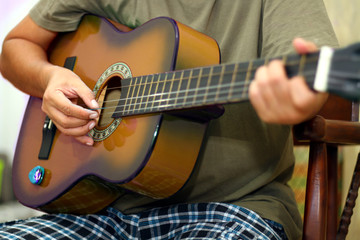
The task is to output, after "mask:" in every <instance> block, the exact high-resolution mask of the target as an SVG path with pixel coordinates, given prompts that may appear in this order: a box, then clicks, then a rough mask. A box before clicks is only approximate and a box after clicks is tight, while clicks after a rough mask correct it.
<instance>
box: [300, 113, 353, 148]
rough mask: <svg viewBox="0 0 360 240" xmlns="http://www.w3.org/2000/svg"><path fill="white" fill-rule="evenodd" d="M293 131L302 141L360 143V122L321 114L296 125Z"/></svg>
mask: <svg viewBox="0 0 360 240" xmlns="http://www.w3.org/2000/svg"><path fill="white" fill-rule="evenodd" d="M293 133H294V137H295V139H296V140H297V141H299V142H300V143H301V142H309V141H315V142H325V143H336V144H360V122H350V121H342V120H329V119H325V118H323V117H322V116H319V115H317V116H315V117H314V118H312V119H310V120H308V121H306V122H303V123H300V124H298V125H295V126H294V127H293Z"/></svg>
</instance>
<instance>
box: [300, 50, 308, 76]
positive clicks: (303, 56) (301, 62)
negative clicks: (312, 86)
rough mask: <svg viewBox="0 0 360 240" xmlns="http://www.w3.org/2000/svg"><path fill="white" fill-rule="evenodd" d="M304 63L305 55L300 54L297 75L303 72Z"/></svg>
mask: <svg viewBox="0 0 360 240" xmlns="http://www.w3.org/2000/svg"><path fill="white" fill-rule="evenodd" d="M305 62H306V55H305V54H302V55H301V59H300V64H299V72H298V74H299V75H302V74H301V73H302V72H303V71H304V67H305Z"/></svg>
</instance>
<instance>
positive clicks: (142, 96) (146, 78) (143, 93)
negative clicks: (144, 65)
mask: <svg viewBox="0 0 360 240" xmlns="http://www.w3.org/2000/svg"><path fill="white" fill-rule="evenodd" d="M148 77H149V76H146V77H145V83H144V85H143V91H142V93H141V99H140V106H141V104H142V103H143V102H144V96H145V89H146V85H147V82H148V80H149V79H148Z"/></svg>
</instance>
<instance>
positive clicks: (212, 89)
mask: <svg viewBox="0 0 360 240" xmlns="http://www.w3.org/2000/svg"><path fill="white" fill-rule="evenodd" d="M318 58H319V53H311V54H306V55H289V56H284V57H282V58H278V59H282V61H283V62H284V63H285V69H286V72H287V75H288V76H289V77H293V76H297V75H300V76H304V77H305V79H306V81H307V82H308V84H309V86H310V87H311V88H312V83H313V81H314V78H315V73H316V67H317V62H318ZM270 60H272V59H258V60H254V61H250V62H244V63H235V64H234V63H230V64H220V65H214V66H207V67H199V68H193V69H186V70H180V71H174V72H166V73H160V74H154V75H147V76H139V77H134V78H130V79H124V80H122V82H121V85H122V86H121V92H122V94H121V98H120V100H119V102H118V105H117V107H116V110H115V112H114V114H113V116H112V117H122V116H130V115H139V114H146V113H155V112H163V111H170V110H180V109H187V108H195V107H202V106H209V105H215V104H227V103H236V102H242V101H247V100H248V99H249V95H248V90H249V86H250V83H251V82H252V80H253V79H254V75H255V71H256V70H257V69H258V68H259V67H260V66H262V65H264V64H267V63H268V62H269V61H270Z"/></svg>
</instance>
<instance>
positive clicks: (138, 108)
mask: <svg viewBox="0 0 360 240" xmlns="http://www.w3.org/2000/svg"><path fill="white" fill-rule="evenodd" d="M303 75H304V76H305V77H309V76H313V75H314V73H313V72H303ZM226 85H227V86H230V84H226ZM237 85H238V86H236V87H238V88H236V89H235V90H234V92H233V95H235V96H238V95H240V96H238V97H233V99H231V100H230V99H228V98H227V96H225V97H222V98H219V99H214V102H209V103H208V104H205V105H211V104H212V103H214V104H221V103H229V102H238V101H241V100H247V97H248V93H247V92H245V95H244V93H243V90H244V88H243V87H242V85H247V84H241V83H239V84H237ZM227 86H222V87H221V89H220V91H219V92H218V93H217V92H210V93H208V94H207V96H208V97H209V98H210V99H211V97H214V96H216V95H224V94H227V93H228V89H229V88H228V87H227ZM246 87H247V86H246ZM211 88H212V89H213V90H217V88H218V87H217V86H211ZM206 89H207V88H206V87H203V88H201V89H198V91H205V90H206ZM184 91H186V90H182V92H184ZM190 91H193V92H195V89H194V90H189V92H190ZM176 93H177V91H174V92H169V93H156V94H150V95H148V96H145V97H146V98H148V101H144V102H140V103H138V102H135V103H130V104H118V105H116V106H109V107H105V108H103V109H111V108H114V109H116V108H117V107H120V108H123V107H125V106H126V107H128V108H129V110H120V111H115V112H111V113H106V114H104V113H102V114H100V116H106V115H113V114H117V113H120V114H124V113H127V114H125V115H133V114H135V113H136V112H140V113H141V112H142V111H144V110H149V109H152V110H153V112H158V111H161V110H166V109H167V108H169V107H174V106H179V107H177V108H173V109H174V110H176V109H183V108H189V106H191V107H195V106H199V105H204V104H203V101H201V100H202V97H204V96H205V94H198V95H188V96H183V97H178V98H171V96H170V95H175V94H176ZM164 95H168V96H169V98H166V99H163V96H164ZM157 97H160V99H157V100H155V99H156V98H157ZM135 98H140V97H139V96H137V97H135ZM135 98H133V99H135ZM197 98H201V99H200V101H196V99H197ZM149 99H150V100H151V101H149ZM175 99H177V100H178V101H179V102H180V104H174V103H170V104H169V102H171V101H175ZM185 99H190V100H192V101H194V100H195V104H190V105H189V104H188V102H186V101H183V102H181V100H185ZM112 101H113V102H119V101H120V100H112ZM165 101H166V102H168V104H166V105H161V103H162V102H165ZM131 102H132V101H131ZM149 103H156V106H155V107H151V108H148V107H147V105H148V104H149ZM142 106H145V107H142ZM154 110H156V111H154ZM131 112H132V113H133V114H131Z"/></svg>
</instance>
